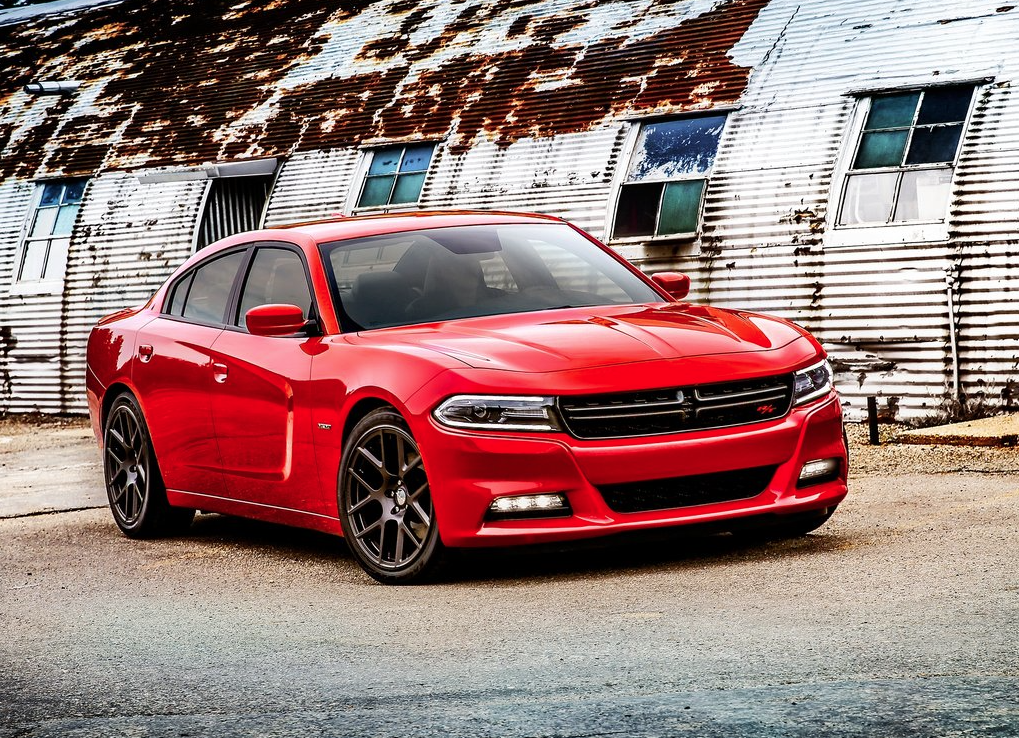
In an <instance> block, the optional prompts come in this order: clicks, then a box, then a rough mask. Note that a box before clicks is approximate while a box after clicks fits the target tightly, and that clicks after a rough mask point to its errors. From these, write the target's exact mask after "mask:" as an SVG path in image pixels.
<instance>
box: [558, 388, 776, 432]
mask: <svg viewBox="0 0 1019 738" xmlns="http://www.w3.org/2000/svg"><path fill="white" fill-rule="evenodd" d="M792 395H793V375H792V374H781V375H777V376H771V377H759V378H755V379H743V380H736V381H732V382H717V383H712V384H704V385H696V386H686V387H666V388H661V389H654V390H643V391H638V392H619V393H612V394H602V395H580V396H570V395H563V396H560V397H559V398H558V400H557V405H558V410H559V415H560V417H561V418H562V421H563V425H564V427H565V428H566V430H567V431H568V432H569V433H570V434H571V435H573V436H575V437H577V438H583V439H591V440H597V439H607V438H635V437H640V436H654V435H666V434H670V433H682V432H686V431H692V430H710V429H714V428H728V427H733V426H739V425H749V424H752V423H761V422H765V421H769V420H775V419H776V418H781V417H783V416H785V415H786V414H787V413H788V412H789V410H790V409H791V407H792V401H793V397H792ZM672 398H676V399H672Z"/></svg>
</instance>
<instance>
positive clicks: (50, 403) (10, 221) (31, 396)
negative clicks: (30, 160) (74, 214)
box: [0, 180, 60, 413]
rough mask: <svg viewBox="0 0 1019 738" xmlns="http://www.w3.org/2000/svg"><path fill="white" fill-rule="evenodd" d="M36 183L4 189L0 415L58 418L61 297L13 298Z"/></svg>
mask: <svg viewBox="0 0 1019 738" xmlns="http://www.w3.org/2000/svg"><path fill="white" fill-rule="evenodd" d="M33 190H34V185H33V184H32V183H31V182H19V181H13V180H10V181H7V182H5V183H3V184H2V185H0V413H3V412H30V411H35V410H41V411H49V412H54V411H56V410H58V409H59V388H58V387H57V385H56V383H55V381H54V379H55V377H56V372H55V371H54V370H55V369H56V368H57V366H58V364H57V361H58V360H59V320H60V312H59V310H60V306H59V296H56V297H54V296H52V295H44V296H41V297H35V296H31V295H23V294H17V293H14V292H12V290H11V287H12V283H13V281H14V268H15V265H14V262H15V258H16V256H17V253H18V246H19V243H20V241H21V236H22V233H23V227H24V224H25V219H26V217H27V215H28V212H29V207H30V205H31V202H32V193H33Z"/></svg>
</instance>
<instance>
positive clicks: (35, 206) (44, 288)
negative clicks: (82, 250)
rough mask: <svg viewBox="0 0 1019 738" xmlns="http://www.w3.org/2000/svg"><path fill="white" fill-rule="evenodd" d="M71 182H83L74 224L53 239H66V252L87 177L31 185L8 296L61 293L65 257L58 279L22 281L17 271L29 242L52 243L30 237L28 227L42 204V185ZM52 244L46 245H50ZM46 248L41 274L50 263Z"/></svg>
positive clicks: (39, 181) (66, 256) (42, 181)
mask: <svg viewBox="0 0 1019 738" xmlns="http://www.w3.org/2000/svg"><path fill="white" fill-rule="evenodd" d="M73 179H84V180H85V190H83V191H82V198H81V201H80V203H79V205H78V212H77V213H76V214H75V218H74V223H72V224H71V232H70V233H68V234H67V236H58V237H57V238H67V240H68V251H70V241H71V237H72V236H73V235H74V226H75V224H76V223H77V222H78V218H79V217H80V214H81V206H82V205H83V204H84V202H85V195H86V193H87V190H88V184H89V178H87V177H61V178H55V179H45V180H37V181H36V182H35V189H34V191H33V192H32V197H31V199H30V200H29V205H28V211H27V213H26V214H25V219H24V221H23V222H22V225H21V234H20V235H19V237H18V248H17V249H16V251H15V254H14V263H13V265H12V268H11V286H10V293H11V294H15V295H58V294H60V293H61V292H63V291H64V282H65V279H66V276H67V262H68V254H65V255H64V263H63V265H62V268H61V270H60V274H61V276H60V277H59V278H49V279H45V278H44V279H35V280H22V279H21V278H20V272H21V270H22V268H23V266H24V264H23V261H24V259H25V256H26V252H27V251H28V247H29V245H30V243H32V242H37V241H50V242H52V241H53V240H54V237H53V236H49V237H47V238H36V239H33V238H30V234H31V232H32V227H33V226H34V225H35V218H36V215H37V214H38V212H39V206H40V204H41V203H42V194H43V191H44V190H45V189H46V185H50V184H56V183H65V182H67V181H69V180H73ZM51 245H52V244H50V246H51ZM50 246H47V248H46V255H45V259H44V263H43V272H44V273H45V272H47V271H49V269H50V267H51V262H50V258H49V257H50V253H49V249H50Z"/></svg>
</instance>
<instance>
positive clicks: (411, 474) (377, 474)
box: [337, 408, 443, 584]
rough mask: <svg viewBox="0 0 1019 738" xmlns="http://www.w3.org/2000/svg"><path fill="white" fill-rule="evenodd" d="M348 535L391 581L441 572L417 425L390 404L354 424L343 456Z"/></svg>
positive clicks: (371, 568)
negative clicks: (412, 429)
mask: <svg viewBox="0 0 1019 738" xmlns="http://www.w3.org/2000/svg"><path fill="white" fill-rule="evenodd" d="M338 487H339V489H338V494H337V497H338V503H339V513H340V523H341V525H342V526H343V535H344V536H345V537H346V539H347V544H348V545H349V546H350V550H351V553H353V555H354V558H355V559H356V560H357V562H358V564H360V565H361V567H362V568H363V569H364V570H365V571H366V572H367V573H368V574H369V575H371V576H372V577H373V578H375V579H376V580H378V581H380V582H383V583H385V584H409V583H412V582H418V581H421V580H422V579H424V578H426V577H428V576H430V575H432V574H434V572H435V570H436V568H437V565H438V564H439V561H440V559H441V558H442V554H443V546H442V541H441V540H440V539H439V528H438V524H437V523H436V520H435V508H434V505H433V503H432V495H431V490H430V488H429V485H428V476H427V475H426V474H425V467H424V463H423V462H422V459H421V452H420V450H419V449H418V446H417V443H416V442H415V441H414V437H413V436H412V435H411V433H410V428H409V427H408V426H407V423H406V421H405V420H404V419H403V418H402V417H400V415H399V414H398V413H397V412H395V411H394V410H392V409H390V408H384V409H379V410H375V411H374V412H372V413H369V414H368V415H367V416H365V417H364V418H363V419H362V420H361V421H360V422H359V423H358V424H357V425H355V426H354V428H353V430H351V432H350V436H349V438H348V439H347V444H346V449H345V450H344V452H343V458H342V460H341V462H340V477H339V484H338Z"/></svg>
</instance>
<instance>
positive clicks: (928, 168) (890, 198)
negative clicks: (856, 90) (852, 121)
mask: <svg viewBox="0 0 1019 738" xmlns="http://www.w3.org/2000/svg"><path fill="white" fill-rule="evenodd" d="M972 100H973V85H952V86H950V87H933V88H929V89H926V90H911V91H908V92H897V93H893V94H888V95H875V96H874V97H871V98H870V99H869V101H868V102H869V109H868V111H867V117H866V120H865V121H864V125H863V130H862V131H861V133H860V138H859V141H858V142H857V145H856V148H855V150H854V153H853V160H852V165H851V166H850V168H849V171H848V173H847V175H846V180H845V185H844V188H843V191H842V206H841V209H840V211H839V218H838V225H840V226H856V225H873V224H877V225H884V224H895V223H908V222H943V221H944V220H945V216H946V214H947V211H948V198H949V194H950V191H951V186H952V175H953V174H954V172H955V163H956V160H957V158H958V155H959V145H960V143H961V141H962V136H963V129H964V127H965V123H966V119H967V117H968V116H969V110H970V105H971V103H972Z"/></svg>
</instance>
